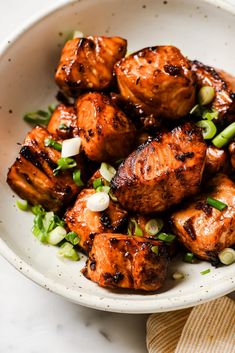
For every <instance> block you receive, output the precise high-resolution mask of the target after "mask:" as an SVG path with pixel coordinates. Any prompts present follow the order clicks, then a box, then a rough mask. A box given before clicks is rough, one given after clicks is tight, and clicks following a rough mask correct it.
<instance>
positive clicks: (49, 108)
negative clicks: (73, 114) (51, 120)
mask: <svg viewBox="0 0 235 353" xmlns="http://www.w3.org/2000/svg"><path fill="white" fill-rule="evenodd" d="M56 107H57V104H56V103H51V104H50V105H48V111H49V112H50V113H51V114H52V113H54V111H55V110H56Z"/></svg>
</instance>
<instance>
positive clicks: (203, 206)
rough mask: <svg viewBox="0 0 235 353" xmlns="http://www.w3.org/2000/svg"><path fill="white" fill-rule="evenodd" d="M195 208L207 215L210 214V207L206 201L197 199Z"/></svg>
mask: <svg viewBox="0 0 235 353" xmlns="http://www.w3.org/2000/svg"><path fill="white" fill-rule="evenodd" d="M195 209H196V210H202V211H203V212H204V213H205V214H206V215H207V216H210V215H211V214H212V207H211V206H210V205H208V203H207V202H206V201H198V202H197V203H196V205H195Z"/></svg>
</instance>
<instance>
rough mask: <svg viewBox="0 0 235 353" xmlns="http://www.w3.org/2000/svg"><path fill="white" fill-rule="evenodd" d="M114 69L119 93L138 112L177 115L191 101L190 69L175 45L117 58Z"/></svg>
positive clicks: (187, 109)
mask: <svg viewBox="0 0 235 353" xmlns="http://www.w3.org/2000/svg"><path fill="white" fill-rule="evenodd" d="M115 73H116V76H117V81H118V86H119V89H120V91H121V94H122V96H123V97H124V98H126V100H128V101H129V102H131V103H132V104H133V105H134V106H135V108H136V110H137V111H138V112H139V113H140V115H143V116H149V115H150V116H154V117H160V118H166V119H178V118H180V117H183V116H185V115H186V114H188V113H189V111H190V110H191V108H192V107H193V105H194V102H195V80H194V73H193V72H192V71H191V65H190V62H189V60H188V59H186V58H185V57H184V56H183V55H182V54H181V52H180V51H179V49H177V48H176V47H173V46H156V47H151V48H145V49H142V50H140V51H138V52H136V53H134V54H131V55H129V56H127V57H125V58H123V59H122V60H120V61H119V62H118V63H117V64H116V65H115Z"/></svg>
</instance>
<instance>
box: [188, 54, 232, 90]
mask: <svg viewBox="0 0 235 353" xmlns="http://www.w3.org/2000/svg"><path fill="white" fill-rule="evenodd" d="M191 63H192V70H193V71H194V72H196V71H197V69H198V68H200V69H203V70H205V71H206V72H207V73H209V74H210V75H211V76H212V77H213V78H214V79H215V80H217V81H221V83H222V85H223V89H226V88H227V83H226V82H225V81H224V79H223V78H222V77H221V76H220V74H219V73H218V72H217V71H216V70H215V69H214V68H213V67H211V66H208V65H204V64H203V63H202V62H200V61H198V60H193V61H191Z"/></svg>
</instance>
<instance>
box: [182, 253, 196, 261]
mask: <svg viewBox="0 0 235 353" xmlns="http://www.w3.org/2000/svg"><path fill="white" fill-rule="evenodd" d="M193 261H194V254H193V253H191V252H187V253H186V254H185V255H184V262H189V263H190V264H191V263H193Z"/></svg>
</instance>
